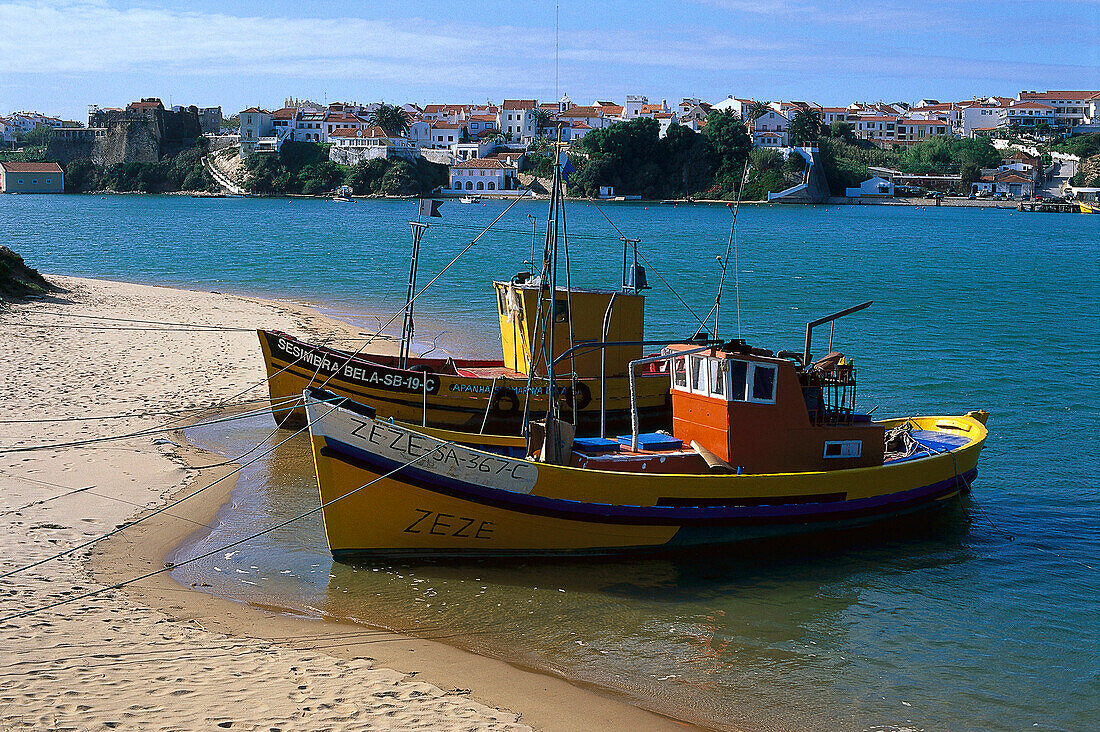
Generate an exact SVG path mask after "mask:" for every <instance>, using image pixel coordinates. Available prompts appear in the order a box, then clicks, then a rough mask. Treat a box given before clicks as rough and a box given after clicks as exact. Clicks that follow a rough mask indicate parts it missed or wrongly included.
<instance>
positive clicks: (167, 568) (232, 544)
mask: <svg viewBox="0 0 1100 732" xmlns="http://www.w3.org/2000/svg"><path fill="white" fill-rule="evenodd" d="M341 401H345V400H344V399H341ZM338 406H339V404H336V405H333V406H332V407H331V408H330V409H329V411H328V412H325V414H328V413H329V412H331V411H332V410H334V409H336V408H337V407H338ZM325 414H323V415H321V417H318V419H321V418H323V417H324V416H325ZM295 434H297V433H295ZM292 437H293V435H292ZM287 439H290V438H287ZM451 444H453V443H449V442H441V443H440V444H438V445H436V446H435V447H433V448H432V449H431V450H428V451H427V452H425V453H424V454H423V455H420V456H419V457H416V458H414V459H412V460H410V461H409V462H407V463H405V464H403V465H399V466H398V467H396V468H394V469H393V470H391V471H390V472H388V473H386V474H385V475H380V476H378V477H377V478H375V479H374V480H371V481H369V482H367V483H364V484H363V485H361V486H359V487H358V488H356V489H354V490H351V491H349V492H347V493H345V494H343V495H341V496H337V497H336V498H333V499H332V500H331V501H326V502H325V503H322V504H320V505H318V506H315V507H313V508H311V509H309V510H308V511H306V512H304V513H300V514H298V515H296V516H293V517H292V518H289V519H287V520H285V521H281V522H279V523H277V524H275V525H273V526H269V527H267V528H266V529H262V530H260V531H257V532H255V533H253V534H249V535H248V536H245V537H244V538H241V539H237V540H236V541H232V542H230V543H229V544H226V545H225V546H222V547H219V548H217V549H211V550H210V551H207V552H203V553H202V554H198V555H196V556H193V557H190V558H188V559H185V560H183V561H182V562H170V563H167V564H165V566H163V567H161V568H159V569H155V570H152V571H151V572H146V573H145V574H143V575H139V576H137V577H132V578H130V579H128V580H123V581H122V582H116V583H115V584H113V585H109V586H107V587H100V588H98V589H96V590H91V591H89V592H85V593H82V594H80V595H74V596H72V597H67V598H65V599H63V600H57V601H55V602H51V603H47V604H45V605H40V606H38V607H34V608H30V609H29V610H23V611H21V612H18V613H13V614H11V615H7V616H4V617H2V618H0V623H6V622H8V621H10V620H16V619H18V618H25V617H27V616H29V615H35V614H37V613H40V612H44V611H46V610H50V609H52V608H55V607H59V606H61V605H67V604H69V603H72V602H77V601H78V600H86V599H88V598H90V597H95V596H97V595H101V594H103V593H104V592H110V591H111V590H117V589H121V588H123V587H126V586H127V585H131V584H133V583H135V582H140V581H141V580H144V579H148V578H150V577H154V576H156V575H158V574H163V573H164V572H171V571H172V570H174V569H177V568H178V567H182V566H184V565H187V564H191V563H192V562H197V561H199V560H200V559H206V558H207V557H212V556H214V555H215V554H221V553H222V552H224V551H225V550H226V549H232V548H233V547H235V546H240V545H241V544H244V543H245V542H248V541H251V540H253V539H256V538H258V537H261V536H263V535H265V534H270V533H271V532H272V531H277V530H278V529H281V528H283V527H284V526H288V525H290V524H292V523H294V522H296V521H300V520H302V519H304V518H306V517H307V516H312V515H313V514H315V513H317V512H318V511H322V510H324V509H326V508H328V507H329V506H331V505H332V504H334V503H336V502H337V501H342V500H344V499H345V498H347V497H348V496H353V495H355V494H356V493H358V492H359V491H361V490H364V489H366V488H369V487H370V486H372V485H374V484H375V483H377V482H378V481H380V480H384V479H386V478H389V477H391V476H393V475H395V474H396V473H398V472H400V471H402V470H404V469H405V468H407V467H409V466H411V465H414V464H416V463H418V462H420V461H421V460H423V459H424V458H426V457H428V456H429V455H432V454H434V453H436V452H438V451H439V450H441V449H443V448H444V447H446V446H448V445H451ZM181 500H185V499H181ZM151 515H152V514H150V516H151ZM144 518H149V516H145V517H143V520H144ZM133 523H137V522H133ZM133 523H131V524H128V526H132V525H133ZM117 531H121V529H116V531H115V533H117ZM102 538H106V537H102ZM77 548H79V547H77ZM72 551H76V549H73V550H72ZM42 561H49V560H42ZM41 563H42V562H38V563H36V564H35V565H29V566H37V564H41ZM17 571H22V570H17ZM8 574H13V572H9V573H8ZM8 574H5V575H0V578H3V577H7V576H8Z"/></svg>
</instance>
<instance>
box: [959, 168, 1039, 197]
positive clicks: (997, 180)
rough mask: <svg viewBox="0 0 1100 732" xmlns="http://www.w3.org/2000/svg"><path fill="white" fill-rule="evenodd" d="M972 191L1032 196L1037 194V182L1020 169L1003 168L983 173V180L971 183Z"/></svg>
mask: <svg viewBox="0 0 1100 732" xmlns="http://www.w3.org/2000/svg"><path fill="white" fill-rule="evenodd" d="M970 192H971V193H986V192H988V193H993V194H1000V195H1009V196H1015V197H1023V198H1031V197H1032V196H1033V195H1034V194H1035V183H1034V181H1032V180H1031V179H1030V178H1028V177H1026V176H1025V175H1023V174H1021V173H1020V172H1018V171H1015V170H1002V171H999V172H997V173H994V174H992V175H983V176H982V178H981V180H978V181H975V182H974V183H971V185H970Z"/></svg>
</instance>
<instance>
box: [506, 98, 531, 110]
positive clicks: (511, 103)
mask: <svg viewBox="0 0 1100 732" xmlns="http://www.w3.org/2000/svg"><path fill="white" fill-rule="evenodd" d="M503 106H504V109H534V108H535V100H534V99H505V100H504V105H503Z"/></svg>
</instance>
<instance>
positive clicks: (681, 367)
mask: <svg viewBox="0 0 1100 732" xmlns="http://www.w3.org/2000/svg"><path fill="white" fill-rule="evenodd" d="M672 385H673V386H675V387H678V388H680V389H683V390H684V391H687V388H688V372H687V359H686V358H684V357H683V356H680V357H679V358H674V359H672Z"/></svg>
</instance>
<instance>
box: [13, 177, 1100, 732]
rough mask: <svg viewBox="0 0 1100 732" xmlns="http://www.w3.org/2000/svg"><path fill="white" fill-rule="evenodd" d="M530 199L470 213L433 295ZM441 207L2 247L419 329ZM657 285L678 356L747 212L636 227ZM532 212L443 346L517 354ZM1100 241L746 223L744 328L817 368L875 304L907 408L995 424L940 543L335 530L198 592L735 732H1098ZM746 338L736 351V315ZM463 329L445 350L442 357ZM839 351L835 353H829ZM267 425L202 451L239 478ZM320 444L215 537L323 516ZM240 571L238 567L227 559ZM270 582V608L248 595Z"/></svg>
mask: <svg viewBox="0 0 1100 732" xmlns="http://www.w3.org/2000/svg"><path fill="white" fill-rule="evenodd" d="M503 208H504V204H500V203H495V202H490V203H485V204H481V205H477V206H460V205H458V204H456V203H447V204H445V205H444V207H443V213H444V216H445V218H444V219H443V220H442V222H438V223H437V222H433V228H432V229H430V230H429V232H428V234H427V235H426V236H425V239H424V245H423V259H422V269H421V272H422V275H421V282H426V281H427V279H428V276H429V275H430V273H434V272H436V271H438V270H439V269H440V268H441V267H442V266H443V265H444V264H445V263H446V262H447V261H448V260H449V259H450V258H451V257H452V256H453V255H454V254H456V253H457V252H458V251H459V250H461V248H462V247H463V246H465V244H466V243H468V242H469V241H470V240H471V239H472V238H473V237H474V236H476V234H477V232H478V231H480V228H481V227H482V226H484V225H485V224H487V223H488V222H489V221H491V220H492V218H494V217H495V216H496V215H497V214H499V213H500V212H501V211H502V210H503ZM413 211H414V204H413V203H410V202H395V201H370V202H366V201H361V202H357V203H355V204H354V205H350V206H349V205H341V204H334V203H330V202H327V201H316V200H291V201H288V200H279V199H273V200H249V199H206V200H204V199H190V198H177V197H151V196H112V197H106V198H98V197H87V196H85V197H73V196H69V197H60V196H43V197H31V196H0V230H2V231H3V232H4V233H5V243H7V244H8V245H9V246H11V247H12V248H14V249H16V250H17V251H19V252H20V253H22V254H23V255H24V257H25V259H26V260H27V262H28V263H29V264H31V265H32V266H35V267H38V268H39V269H41V270H43V271H46V272H56V273H62V274H73V275H85V276H93V277H105V278H117V279H126V280H134V281H143V282H151V283H158V284H169V285H182V286H187V287H193V288H198V289H217V290H222V291H231V292H244V293H251V294H259V295H269V296H278V297H294V298H299V299H305V300H309V301H315V302H319V303H322V304H324V305H325V306H326V307H328V308H330V309H331V310H333V311H336V312H341V313H345V314H347V316H348V317H351V318H353V319H361V320H362V322H363V323H365V324H369V323H371V322H376V321H374V320H373V319H371V318H369V317H367V316H365V315H362V313H368V312H379V313H392V312H393V311H395V310H396V309H398V308H399V307H400V306H401V302H402V298H403V296H404V288H405V282H404V279H405V273H406V272H407V266H408V260H407V243H408V237H409V235H408V227H407V224H406V223H405V221H406V220H407V218H408V217H409V215H410V213H412V212H413ZM605 211H606V212H607V214H608V216H610V217H611V218H612V219H613V220H614V221H615V223H616V224H617V225H618V226H619V227H620V228H621V229H622V230H623V232H624V233H626V234H627V235H628V236H631V237H635V236H636V237H639V238H640V239H641V240H642V244H641V247H642V251H643V252H644V254H645V256H646V257H647V258H648V259H649V261H650V263H651V264H652V265H653V267H652V268H651V269H650V272H649V275H650V281H651V283H652V284H653V285H654V289H653V290H652V291H651V292H650V297H649V300H648V304H647V330H648V332H649V333H650V334H652V335H654V336H678V335H683V334H686V333H688V332H690V331H692V330H694V327H693V323H692V322H690V315H689V314H688V313H687V311H686V310H685V308H684V307H683V306H682V305H680V303H679V302H678V301H677V300H676V298H675V297H674V296H672V295H671V294H670V293H669V292H668V291H667V290H666V289H665V288H664V287H663V285H662V284H661V282H660V281H659V279H658V278H657V277H656V276H655V272H654V270H656V271H659V272H660V273H661V274H662V275H664V277H665V278H666V279H667V280H668V281H669V282H670V283H671V284H672V285H674V286H675V287H676V288H677V290H678V291H679V293H680V295H681V297H683V298H684V299H685V300H686V301H687V302H688V303H689V304H690V305H691V306H692V308H694V309H695V310H696V311H698V312H700V313H702V312H705V311H706V310H707V309H708V308H709V307H710V305H711V304H712V301H713V296H714V289H715V287H716V285H717V281H718V276H719V270H718V267H717V264H716V262H715V256H716V255H717V254H721V253H722V252H723V251H724V250H725V247H726V241H727V236H728V232H729V221H730V214H729V212H728V211H727V210H726V209H725V208H723V207H707V206H701V205H699V206H678V207H672V206H661V205H648V206H647V205H643V204H639V205H633V204H630V205H609V206H606V207H605ZM528 216H536V217H541V216H544V204H541V203H537V202H523V203H520V204H518V205H517V206H516V207H515V208H513V209H512V211H511V212H509V214H508V215H507V216H506V217H505V218H504V219H502V220H501V222H500V224H498V226H500V227H502V228H503V229H504V231H501V232H500V233H491V234H489V235H487V236H486V237H484V238H483V239H482V240H481V241H480V242H479V243H478V244H477V245H476V246H475V247H474V248H473V249H472V250H471V252H470V254H469V255H467V257H466V258H464V259H463V260H460V262H459V263H458V264H456V265H455V266H454V267H453V268H452V270H451V271H449V272H448V273H447V274H446V275H444V276H443V277H442V278H440V280H439V282H438V283H437V285H438V286H437V287H436V288H433V290H431V291H429V294H428V295H426V296H425V299H424V301H423V303H422V305H421V306H420V307H421V310H420V312H422V313H424V316H425V317H424V320H423V321H422V330H421V333H420V336H421V340H424V341H431V340H433V339H435V338H436V337H437V336H438V343H439V345H440V346H441V347H443V348H444V349H447V350H449V351H451V352H454V353H460V352H461V353H484V354H493V353H496V349H497V348H499V346H498V345H497V341H496V331H495V322H494V321H495V316H494V311H493V307H494V303H493V298H492V294H491V290H490V288H489V287H488V279H489V278H491V277H497V278H500V277H507V276H510V275H511V274H512V273H514V272H516V271H519V270H521V269H526V267H525V266H524V265H523V260H524V259H530V253H531V234H530V232H531V219H530V218H528ZM1097 219H1100V217H1088V216H1080V215H1058V214H1026V213H1017V212H1014V211H1006V210H992V209H987V210H973V209H952V208H939V209H937V208H923V209H912V208H895V207H815V208H809V207H805V208H803V207H792V208H781V207H751V208H750V207H743V208H742V210H741V212H740V214H739V222H738V232H739V234H738V242H737V243H738V247H737V249H738V255H739V257H738V258H739V264H740V267H739V277H738V280H739V284H740V287H739V289H740V300H741V308H740V314H741V321H742V331H743V335H744V336H745V337H746V338H747V339H748V340H749V341H750V342H752V343H754V344H756V345H761V346H765V347H768V348H773V349H778V348H791V349H798V348H800V347H801V342H802V337H803V330H804V327H805V322H806V321H807V320H810V319H813V318H814V317H817V316H819V315H822V314H825V313H828V312H832V311H834V310H838V309H840V308H842V307H845V306H847V305H850V304H854V303H856V302H860V301H863V300H868V299H873V300H874V301H875V304H874V306H873V307H872V308H870V309H869V310H866V311H864V312H862V313H859V314H857V315H854V316H852V317H850V318H847V319H844V320H842V321H840V323H839V324H838V327H837V333H836V347H837V348H838V349H839V350H843V351H845V352H846V353H848V354H850V355H852V356H853V357H855V359H856V362H857V364H858V365H859V367H860V372H859V373H860V391H859V394H858V398H859V401H860V403H861V405H862V406H864V407H868V408H869V407H871V406H875V405H880V406H879V409H878V411H877V412H876V414H878V415H882V416H888V415H905V414H920V413H957V412H960V411H964V410H966V409H970V408H978V407H982V408H985V409H988V410H989V411H990V412H991V414H992V416H991V419H990V423H989V426H990V429H991V438H990V440H989V442H988V443H987V447H986V451H985V453H984V454H983V457H982V461H981V464H980V473H981V474H980V476H979V478H978V480H977V481H976V483H975V486H974V493H973V495H972V497H971V500H970V501H969V502H968V503H967V504H965V505H964V506H963V508H962V509H961V510H960V511H958V512H956V513H955V514H952V515H950V516H948V517H946V519H945V520H944V521H943V522H941V524H940V525H938V526H936V527H933V530H926V529H921V528H919V527H894V528H892V529H891V530H890V532H888V533H887V535H885V536H860V537H857V538H855V539H853V540H852V541H851V542H849V543H848V544H847V545H842V546H827V547H826V546H820V545H816V544H814V545H810V546H805V545H798V546H790V547H771V548H769V550H768V552H767V555H766V556H761V555H760V553H759V552H757V553H749V554H747V555H746V554H745V553H735V552H720V553H718V554H714V555H708V556H706V557H702V558H697V559H676V560H668V559H661V560H646V561H640V562H602V563H583V564H569V565H562V564H510V565H505V566H496V565H494V564H491V563H480V564H463V565H453V564H452V565H430V564H427V565H424V564H421V565H411V566H410V565H400V566H381V565H376V566H366V567H363V566H360V567H349V566H345V565H340V564H334V563H332V562H331V560H330V559H329V557H328V555H327V552H326V551H325V549H324V543H323V534H322V533H321V529H320V524H319V521H318V520H316V517H315V516H314V517H311V518H310V519H306V520H303V522H301V524H300V525H296V526H295V527H294V528H293V530H290V529H287V530H284V531H281V532H276V533H275V534H272V535H269V536H266V537H263V538H262V539H259V540H256V542H255V543H254V544H251V545H246V546H243V547H241V548H240V551H238V552H236V553H233V554H232V555H231V556H228V557H226V556H224V555H219V557H218V558H217V561H213V560H211V561H209V562H206V563H201V564H199V565H196V566H192V567H189V568H187V569H186V570H184V571H182V572H181V573H180V574H181V576H180V579H181V580H182V581H185V582H207V583H209V584H210V585H212V591H216V592H218V593H222V594H226V595H229V596H233V597H238V598H241V599H253V600H257V601H261V602H269V603H273V604H276V605H282V606H284V607H287V608H290V609H293V610H295V611H297V612H302V613H307V614H329V615H338V616H344V617H353V618H359V619H363V620H369V621H372V622H379V623H382V624H385V625H388V626H390V627H394V628H397V629H401V630H406V631H409V632H414V633H420V634H423V635H426V636H430V637H441V638H443V639H445V640H446V641H447V642H449V643H454V644H457V645H460V646H463V647H467V648H471V649H473V650H477V651H480V652H483V653H488V654H492V655H497V656H501V657H504V658H509V659H513V660H515V661H516V662H518V663H521V664H523V665H527V666H532V667H536V668H540V669H543V670H547V671H549V672H551V673H560V674H563V675H565V676H568V677H570V678H575V679H578V680H581V681H584V682H588V683H593V684H596V685H598V686H601V687H603V688H607V689H613V690H616V691H618V692H621V693H623V694H625V695H627V696H628V697H629V698H632V699H634V700H636V701H638V702H639V703H642V704H645V705H647V706H651V707H654V708H657V709H659V710H662V711H665V712H667V713H671V714H674V715H679V716H684V717H687V718H690V719H693V720H696V721H701V722H704V723H708V724H711V725H714V726H718V727H724V728H730V727H735V726H747V727H750V728H766V729H807V728H844V729H929V730H934V729H953V730H971V729H972V730H990V729H996V730H1001V729H1004V730H1010V729H1024V728H1028V729H1057V730H1081V729H1095V728H1097V727H1098V726H1100V713H1098V711H1097V710H1098V709H1100V664H1098V662H1097V658H1098V657H1100V642H1098V641H1097V638H1096V628H1097V627H1098V625H1100V611H1098V601H1097V598H1098V595H1100V593H1098V590H1100V581H1098V579H1097V569H1096V567H1097V566H1098V563H1100V519H1098V515H1100V512H1098V508H1100V489H1098V487H1097V481H1096V477H1095V476H1096V475H1097V472H1098V468H1100V450H1098V449H1097V447H1096V444H1095V440H1096V435H1097V434H1100V429H1098V428H1100V399H1098V397H1097V392H1096V388H1095V386H1094V371H1095V365H1094V364H1095V361H1096V357H1097V352H1098V349H1097V346H1096V342H1097V335H1098V332H1097V331H1098V329H1097V322H1098V319H1097V305H1096V301H1097V297H1098V295H1100V266H1098V265H1100V261H1098V259H1100V258H1098V255H1097V245H1098V242H1100V228H1098V222H1097ZM568 223H569V228H570V232H571V242H572V245H571V249H572V251H571V257H572V258H573V265H574V266H573V272H574V275H575V283H576V284H581V285H605V286H606V285H609V284H614V283H615V282H617V281H618V278H619V264H620V262H621V243H620V242H619V241H618V234H617V233H616V232H615V231H614V230H613V229H611V227H610V226H609V225H608V224H607V222H606V221H605V220H604V219H603V217H602V216H601V215H600V214H599V213H598V211H597V210H596V209H595V208H593V207H592V206H590V205H586V204H583V203H578V204H575V205H573V206H571V207H570V209H569V222H568ZM727 295H728V296H727V297H726V298H724V302H723V313H724V317H723V324H722V334H723V335H726V336H732V335H736V332H737V308H736V307H735V300H736V298H735V291H734V290H733V288H729V289H727ZM441 332H442V335H441V336H440V335H439V334H440V333H441ZM824 350H825V346H824V343H819V345H818V346H817V347H816V348H815V351H817V352H823V351H824ZM270 427H271V422H270V419H268V418H263V419H259V418H258V419H256V420H253V421H252V422H249V423H247V424H244V425H237V426H234V427H233V428H232V429H229V428H217V429H215V428H204V429H195V430H192V433H191V436H192V438H193V439H195V440H196V441H197V442H200V443H201V444H204V445H206V446H208V447H211V448H213V449H217V450H220V451H222V452H224V453H226V454H229V455H234V454H240V453H242V452H244V451H245V450H247V449H248V448H249V447H251V446H252V445H254V444H255V443H256V442H257V441H259V440H260V439H262V438H263V436H264V435H265V434H266V433H267V431H268V430H270ZM311 481H312V474H311V471H310V469H309V465H308V453H307V447H306V445H305V444H304V441H301V440H295V441H292V442H290V443H288V444H287V445H286V446H284V447H283V448H281V449H280V450H279V451H277V452H276V453H274V454H273V456H272V457H271V458H270V459H265V460H263V461H259V462H257V463H255V464H254V465H251V466H249V467H248V468H246V470H245V472H244V474H243V476H242V479H241V481H240V482H239V483H238V488H237V490H236V491H235V492H234V496H233V501H232V503H231V504H229V505H228V506H227V507H226V508H224V509H223V511H222V512H221V514H220V517H219V522H218V523H217V525H216V527H215V530H214V532H213V533H211V534H210V535H209V536H206V537H204V538H202V539H200V540H199V541H198V543H197V545H196V546H194V547H185V548H184V549H183V550H181V552H180V557H183V556H185V555H189V554H190V553H191V552H193V551H197V550H200V549H209V548H213V547H217V546H221V545H223V544H225V543H228V542H229V541H231V540H232V539H233V538H235V537H238V536H241V535H244V534H246V533H248V532H250V531H252V530H254V529H255V528H256V527H258V526H265V525H270V524H272V523H274V522H275V521H276V520H278V519H279V518H281V517H289V516H291V515H294V514H295V513H297V512H300V511H302V510H306V509H307V508H308V507H309V506H311V505H315V501H316V496H315V493H313V491H314V490H315V489H314V488H313V486H312V485H311ZM226 554H229V552H227V553H226ZM251 583H254V584H251Z"/></svg>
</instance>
